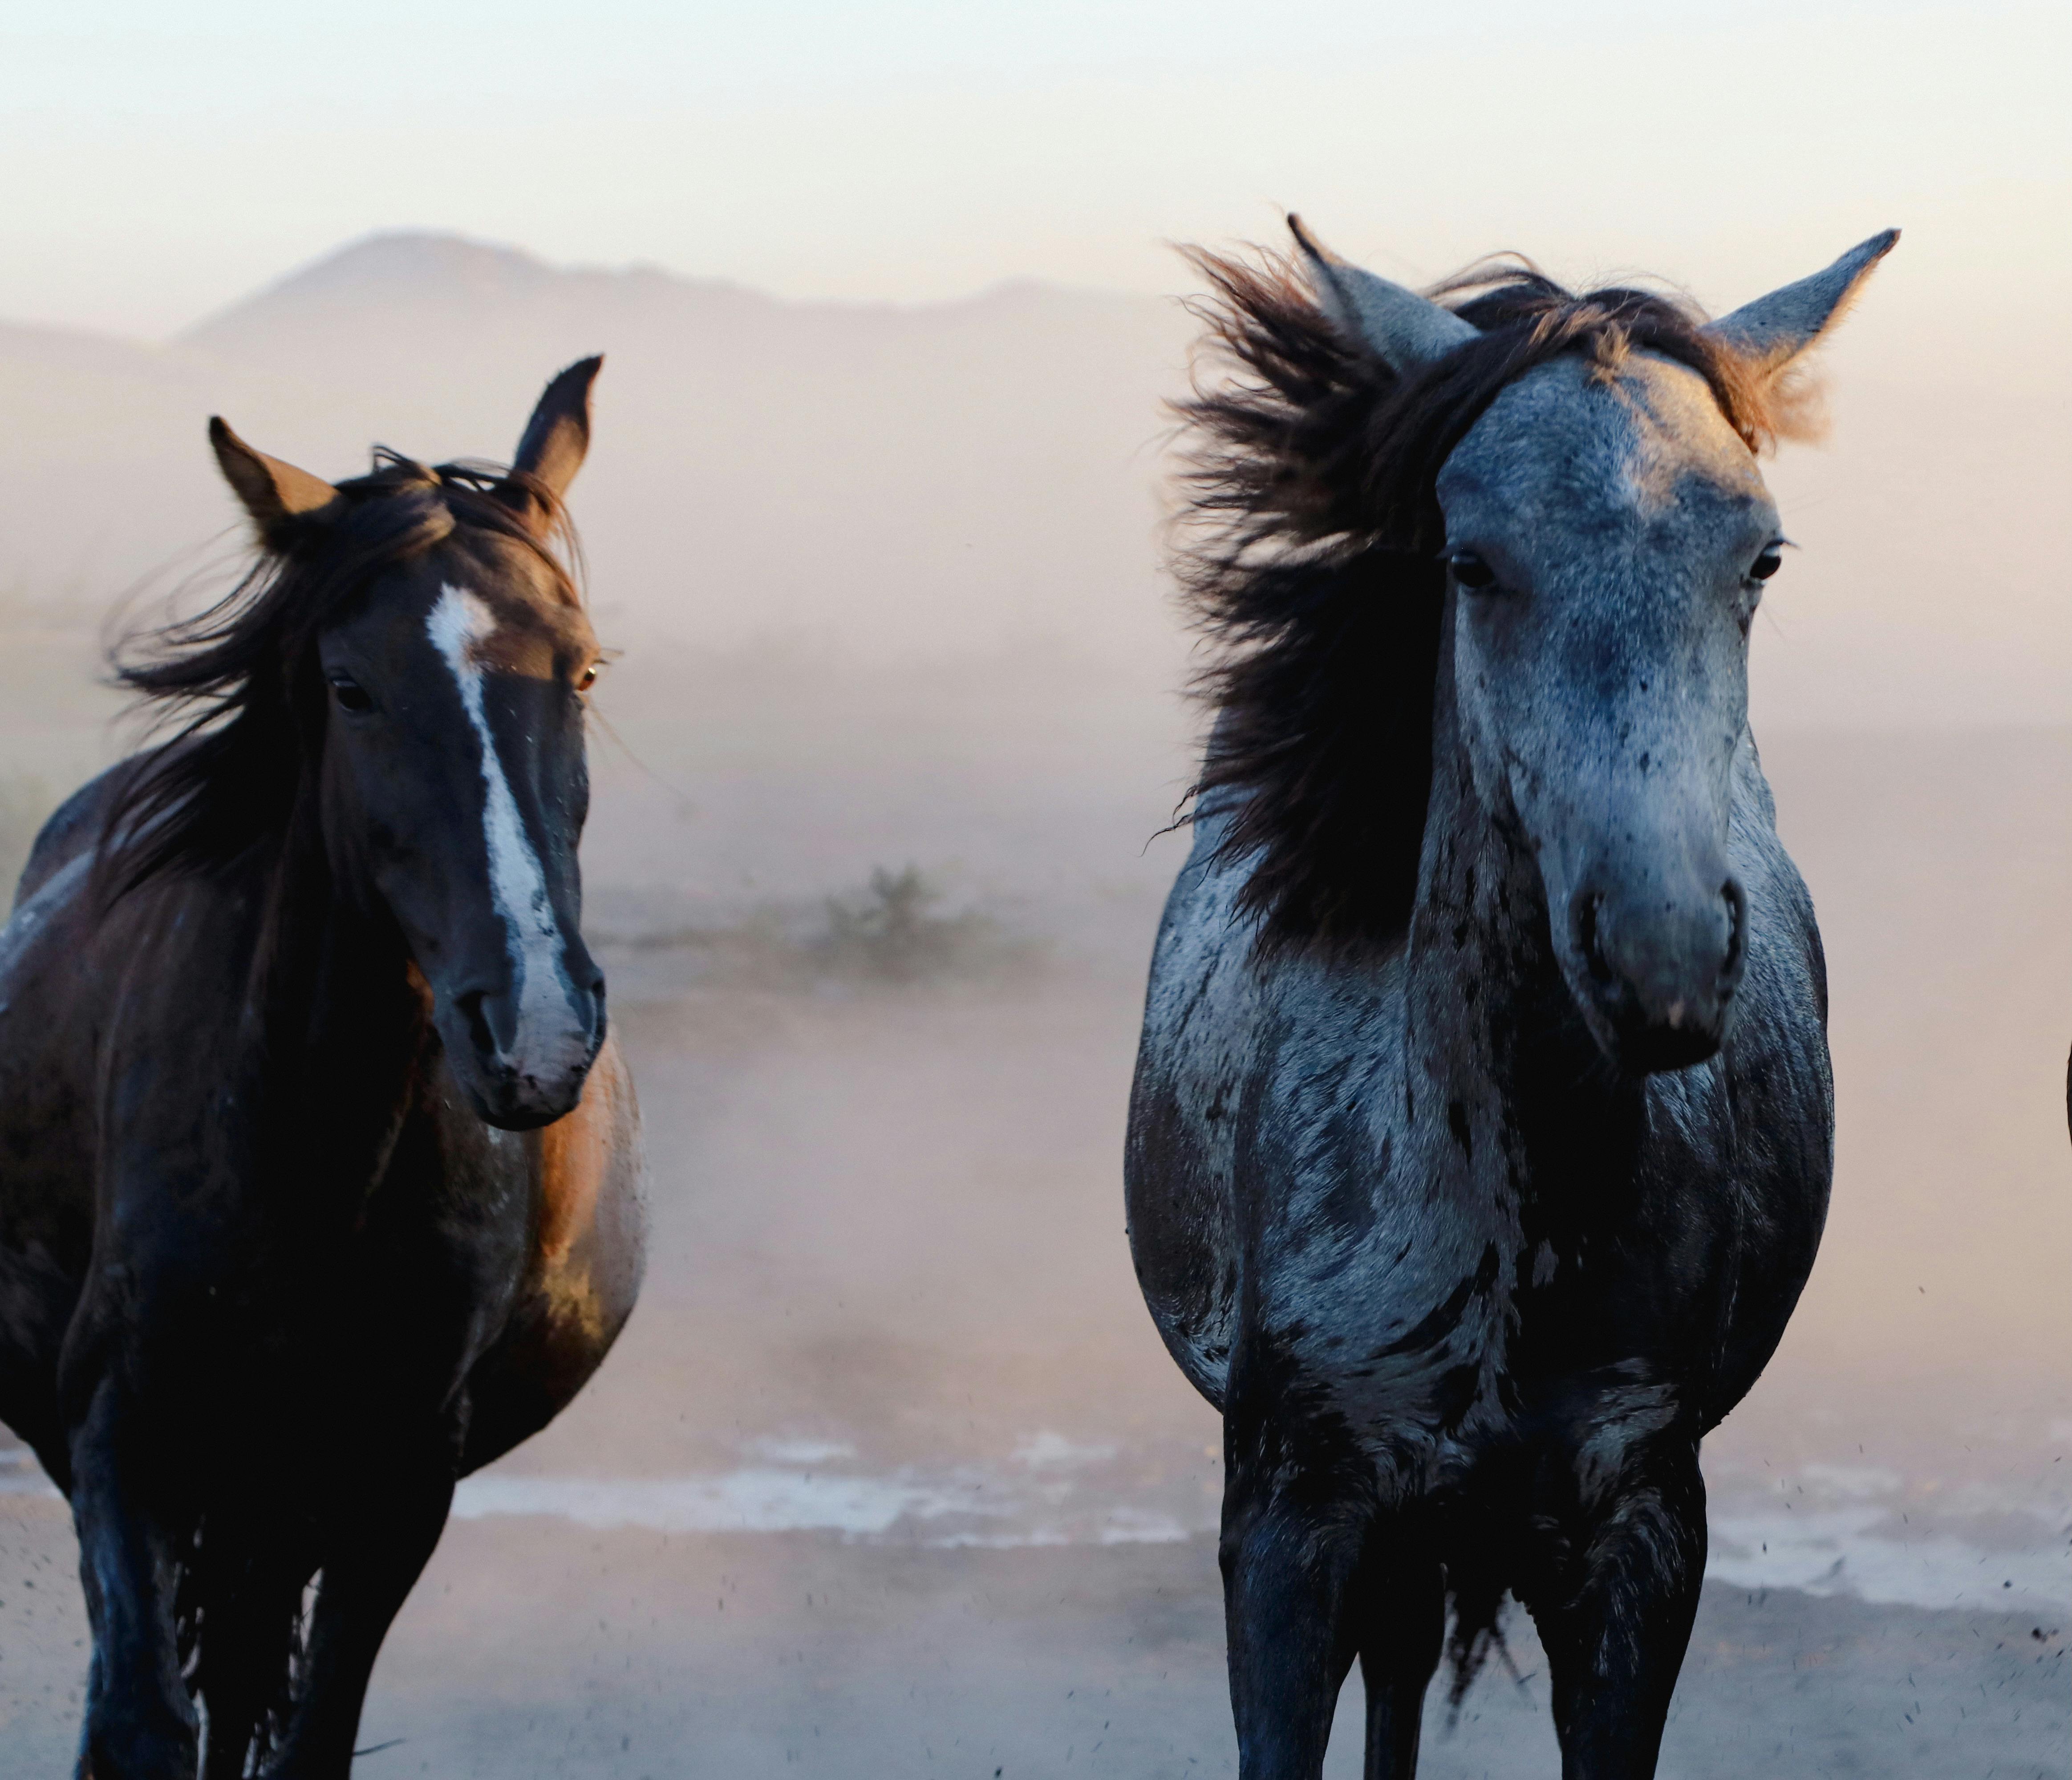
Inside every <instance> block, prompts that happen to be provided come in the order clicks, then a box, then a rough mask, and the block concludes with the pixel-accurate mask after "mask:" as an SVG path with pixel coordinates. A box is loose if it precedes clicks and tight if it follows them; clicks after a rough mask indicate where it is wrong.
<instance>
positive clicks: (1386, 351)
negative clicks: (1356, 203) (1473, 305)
mask: <svg viewBox="0 0 2072 1780" xmlns="http://www.w3.org/2000/svg"><path fill="white" fill-rule="evenodd" d="M1288 229H1289V233H1290V234H1292V235H1293V236H1294V237H1295V244H1296V246H1297V247H1298V248H1301V250H1302V258H1303V261H1304V263H1305V265H1307V267H1308V268H1309V283H1310V286H1311V288H1312V289H1314V290H1315V292H1316V293H1317V301H1318V303H1319V304H1320V305H1321V306H1322V309H1323V311H1324V313H1325V314H1326V315H1327V316H1329V317H1330V319H1331V322H1332V324H1333V325H1334V326H1336V327H1337V328H1338V331H1339V332H1340V333H1342V334H1345V335H1346V337H1347V338H1349V339H1352V340H1355V341H1357V342H1359V344H1360V345H1362V346H1363V347H1366V348H1367V351H1370V352H1371V353H1373V354H1374V355H1375V356H1376V357H1377V358H1379V359H1380V360H1381V361H1382V362H1383V363H1384V364H1386V365H1388V366H1389V367H1392V369H1394V370H1396V371H1414V370H1416V367H1418V366H1420V365H1423V364H1429V363H1431V362H1432V361H1433V359H1441V358H1444V357H1445V355H1446V354H1448V353H1449V352H1451V351H1453V348H1454V347H1457V346H1458V345H1460V344H1461V342H1462V341H1464V340H1472V339H1474V338H1475V336H1476V334H1478V331H1479V330H1478V329H1477V328H1476V327H1475V326H1474V324H1473V323H1472V322H1464V321H1462V320H1461V318H1460V317H1459V316H1457V315H1456V314H1454V313H1453V311H1452V310H1450V309H1441V307H1440V306H1439V305H1438V304H1437V303H1435V302H1433V301H1432V299H1431V298H1430V297H1420V296H1419V295H1418V294H1417V293H1416V291H1414V290H1410V289H1405V288H1404V286H1403V285H1396V284H1391V283H1390V282H1389V281H1388V280H1387V279H1386V278H1379V277H1375V274H1374V273H1371V272H1366V271H1363V270H1362V269H1360V268H1359V267H1358V266H1355V265H1348V264H1346V261H1345V260H1341V259H1340V258H1339V257H1338V256H1337V255H1336V254H1335V253H1333V252H1330V249H1328V248H1326V247H1324V246H1322V244H1320V243H1319V242H1318V240H1317V238H1316V237H1315V236H1313V235H1312V234H1310V232H1309V231H1308V230H1307V229H1305V228H1303V226H1302V219H1301V217H1299V216H1290V217H1289V219H1288Z"/></svg>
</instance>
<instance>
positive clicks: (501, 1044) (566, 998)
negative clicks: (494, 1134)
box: [441, 967, 605, 1131]
mask: <svg viewBox="0 0 2072 1780" xmlns="http://www.w3.org/2000/svg"><path fill="white" fill-rule="evenodd" d="M590 975H591V976H592V978H594V980H591V981H586V982H582V983H580V984H571V985H568V986H566V989H565V993H564V994H563V995H561V996H560V997H558V998H557V999H558V1001H559V1002H560V1005H559V1006H558V1007H555V1008H553V1010H552V1012H551V1013H550V1014H548V1015H544V1016H543V1015H542V1014H541V1011H540V1010H538V1009H537V1008H534V1007H528V1006H526V1005H525V1002H524V998H522V997H520V996H519V995H515V994H513V993H512V992H511V991H509V990H463V991H461V992H460V993H459V994H458V995H455V996H454V998H453V1000H452V1003H451V1008H452V1013H451V1015H450V1018H449V1019H447V1020H445V1021H442V1022H441V1024H442V1027H443V1026H448V1025H450V1026H452V1027H457V1028H458V1031H450V1032H442V1037H443V1038H444V1039H445V1040H446V1055H447V1060H448V1061H449V1062H450V1064H452V1066H453V1070H454V1075H455V1076H456V1077H458V1078H459V1081H460V1084H461V1086H462V1087H463V1089H465V1090H466V1091H467V1097H468V1099H469V1101H471V1103H472V1105H474V1108H475V1113H476V1114H477V1116H478V1117H479V1118H481V1119H483V1121H484V1122H486V1123H487V1124H491V1125H494V1126H499V1127H500V1128H501V1129H503V1130H507V1131H529V1130H537V1128H538V1127H539V1126H542V1125H551V1124H553V1122H554V1121H555V1120H557V1119H558V1118H566V1117H567V1116H568V1115H569V1114H570V1113H572V1112H574V1110H575V1109H576V1107H577V1106H578V1105H579V1104H580V1103H581V1101H582V1094H583V1084H584V1082H585V1081H586V1080H588V1078H589V1076H590V1064H592V1063H593V1062H594V1061H595V1060H596V1058H597V1053H598V1049H599V1048H600V1047H601V1046H602V1044H603V1043H604V1032H605V1007H604V978H603V976H602V973H598V972H596V971H595V970H594V967H593V968H592V971H591V972H590Z"/></svg>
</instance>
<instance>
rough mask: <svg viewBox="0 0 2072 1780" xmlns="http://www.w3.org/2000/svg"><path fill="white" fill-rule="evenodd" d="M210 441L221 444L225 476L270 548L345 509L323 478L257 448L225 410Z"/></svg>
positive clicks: (211, 426)
mask: <svg viewBox="0 0 2072 1780" xmlns="http://www.w3.org/2000/svg"><path fill="white" fill-rule="evenodd" d="M208 442H209V443H210V444H211V445H213V446H214V447H215V448H216V463H217V465H218V466H219V467H220V469H221V470H222V471H223V479H224V481H225V482H228V483H229V484H230V486H231V491H232V493H233V494H236V497H237V498H238V500H239V501H240V502H242V503H243V505H244V508H245V511H246V512H247V513H248V514H249V515H251V517H252V523H253V525H254V526H255V527H257V528H258V532H259V541H260V542H261V543H263V544H265V546H266V548H268V549H269V550H278V549H280V548H282V546H283V545H284V544H286V543H287V542H288V541H289V540H290V539H291V538H292V537H293V536H294V535H295V533H296V532H297V531H299V530H301V529H302V527H305V526H311V525H325V524H327V523H330V522H331V520H333V519H336V518H337V517H338V515H339V514H340V513H341V512H342V511H344V507H345V497H344V496H343V494H339V491H338V490H336V489H335V488H333V487H332V486H331V484H330V483H329V482H326V481H325V480H324V479H323V478H322V477H321V476H312V475H311V474H310V473H309V472H308V471H307V470H298V469H296V468H295V466H294V465H293V464H289V463H283V462H282V461H281V460H280V459H279V458H278V457H268V456H267V455H266V453H265V452H263V451H254V450H253V449H252V447H251V446H249V445H247V444H246V443H245V441H243V440H242V439H240V438H239V437H237V435H236V433H232V431H231V430H230V428H229V425H228V423H226V422H225V421H224V418H223V416H221V415H220V414H217V415H213V416H211V417H210V420H209V423H208Z"/></svg>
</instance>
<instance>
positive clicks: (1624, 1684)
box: [1527, 1444, 1705, 1780]
mask: <svg viewBox="0 0 2072 1780" xmlns="http://www.w3.org/2000/svg"><path fill="white" fill-rule="evenodd" d="M1704 1579H1705V1485H1704V1479H1703V1478H1702V1477H1701V1476H1700V1474H1699V1470H1698V1452H1697V1448H1696V1446H1695V1444H1694V1445H1692V1446H1687V1447H1685V1448H1683V1450H1675V1451H1668V1452H1663V1451H1658V1452H1656V1453H1655V1454H1651V1455H1650V1456H1649V1458H1647V1459H1646V1462H1644V1463H1643V1464H1642V1465H1641V1466H1637V1467H1635V1468H1634V1469H1632V1470H1629V1472H1628V1474H1627V1475H1626V1479H1625V1480H1624V1481H1623V1482H1622V1484H1621V1486H1620V1487H1618V1489H1617V1491H1615V1492H1614V1493H1613V1494H1612V1495H1609V1497H1608V1498H1607V1499H1606V1503H1605V1511H1603V1512H1602V1513H1601V1514H1600V1515H1597V1517H1596V1518H1595V1519H1594V1520H1593V1523H1592V1524H1590V1525H1589V1529H1588V1531H1587V1533H1586V1535H1585V1539H1584V1540H1583V1541H1582V1542H1581V1548H1580V1550H1579V1552H1577V1556H1576V1559H1575V1560H1574V1561H1573V1562H1572V1564H1571V1565H1564V1575H1563V1577H1561V1578H1560V1580H1559V1581H1557V1583H1556V1586H1555V1588H1554V1589H1553V1590H1552V1596H1553V1597H1552V1599H1548V1598H1547V1597H1546V1593H1545V1592H1544V1591H1541V1590H1538V1589H1535V1598H1534V1599H1532V1600H1531V1601H1529V1602H1528V1603H1527V1605H1528V1606H1531V1609H1532V1613H1533V1618H1534V1620H1535V1622H1536V1623H1537V1625H1538V1626H1539V1628H1540V1642H1541V1643H1542V1644H1544V1646H1545V1647H1546V1651H1547V1661H1548V1671H1549V1675H1550V1679H1551V1681H1552V1692H1553V1697H1554V1729H1555V1731H1556V1734H1557V1735H1559V1737H1560V1740H1561V1773H1562V1777H1563V1780H1649V1777H1650V1776H1651V1775H1652V1774H1654V1772H1655V1761H1656V1758H1657V1757H1658V1756H1659V1753H1660V1751H1661V1747H1662V1730H1663V1725H1664V1723H1665V1722H1666V1721H1667V1718H1668V1716H1669V1699H1670V1695H1671V1692H1674V1690H1675V1686H1676V1675H1677V1671H1679V1669H1680V1668H1682V1667H1683V1652H1684V1650H1685V1648H1686V1647H1688V1645H1689V1643H1690V1642H1691V1626H1692V1621H1693V1620H1694V1619H1695V1618H1696V1616H1697V1611H1698V1594H1699V1590H1700V1588H1701V1587H1702V1586H1703V1585H1704Z"/></svg>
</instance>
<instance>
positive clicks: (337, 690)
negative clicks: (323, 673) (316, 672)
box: [331, 674, 374, 712]
mask: <svg viewBox="0 0 2072 1780" xmlns="http://www.w3.org/2000/svg"><path fill="white" fill-rule="evenodd" d="M331 696H332V697H333V698H334V699H337V700H338V707H339V710H341V711H352V712H360V711H372V709H373V708H374V700H373V699H372V696H371V695H369V694H368V690H367V688H366V687H364V686H362V685H361V684H360V682H359V681H357V680H356V679H354V678H353V677H352V675H350V674H334V675H331Z"/></svg>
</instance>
